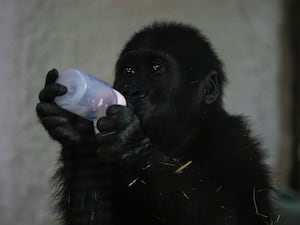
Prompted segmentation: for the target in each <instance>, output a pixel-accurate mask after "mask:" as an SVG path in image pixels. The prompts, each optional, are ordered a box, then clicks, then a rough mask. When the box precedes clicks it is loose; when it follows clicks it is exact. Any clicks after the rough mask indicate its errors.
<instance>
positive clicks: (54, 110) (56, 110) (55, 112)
mask: <svg viewBox="0 0 300 225" xmlns="http://www.w3.org/2000/svg"><path fill="white" fill-rule="evenodd" d="M36 112H37V114H38V116H39V117H40V118H41V117H46V116H65V117H67V114H68V112H67V111H65V110H64V109H62V108H60V107H59V106H57V105H56V104H53V103H44V102H41V103H38V104H37V106H36Z"/></svg>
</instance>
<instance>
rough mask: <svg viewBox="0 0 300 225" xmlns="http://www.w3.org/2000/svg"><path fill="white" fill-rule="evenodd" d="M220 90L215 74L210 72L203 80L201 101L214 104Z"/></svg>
mask: <svg viewBox="0 0 300 225" xmlns="http://www.w3.org/2000/svg"><path fill="white" fill-rule="evenodd" d="M219 94H220V90H219V85H218V78H217V72H216V71H212V72H211V73H209V74H208V75H207V77H206V78H205V80H204V96H203V100H204V102H205V103H206V104H212V103H214V102H215V101H216V100H217V98H218V97H219Z"/></svg>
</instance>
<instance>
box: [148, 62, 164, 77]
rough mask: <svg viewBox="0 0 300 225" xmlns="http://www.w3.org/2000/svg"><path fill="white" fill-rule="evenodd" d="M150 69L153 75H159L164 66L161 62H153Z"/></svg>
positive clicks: (162, 71)
mask: <svg viewBox="0 0 300 225" xmlns="http://www.w3.org/2000/svg"><path fill="white" fill-rule="evenodd" d="M151 71H152V74H154V75H161V74H163V73H165V72H166V67H165V66H164V64H163V63H161V62H153V63H152V65H151Z"/></svg>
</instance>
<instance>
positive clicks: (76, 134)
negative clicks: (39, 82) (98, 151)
mask: <svg viewBox="0 0 300 225" xmlns="http://www.w3.org/2000/svg"><path fill="white" fill-rule="evenodd" d="M57 77H58V72H57V70H56V69H53V70H51V71H49V72H48V74H47V77H46V83H45V87H44V89H42V90H41V92H40V94H39V99H40V103H38V104H37V106H36V111H37V114H38V117H39V118H40V121H41V123H42V124H43V126H44V127H45V129H46V130H47V131H48V133H49V135H50V136H51V137H52V138H53V139H54V140H57V141H58V142H60V143H61V144H62V145H63V146H67V145H78V144H83V143H84V144H88V143H94V142H95V134H94V127H93V123H92V122H90V121H88V120H85V119H82V118H81V117H79V116H77V115H75V114H73V113H70V112H68V111H66V110H64V109H62V108H60V107H59V106H57V105H56V104H55V102H54V98H55V97H57V96H61V95H63V94H65V93H66V92H67V88H66V87H64V86H62V85H60V84H57V83H55V80H56V79H57Z"/></svg>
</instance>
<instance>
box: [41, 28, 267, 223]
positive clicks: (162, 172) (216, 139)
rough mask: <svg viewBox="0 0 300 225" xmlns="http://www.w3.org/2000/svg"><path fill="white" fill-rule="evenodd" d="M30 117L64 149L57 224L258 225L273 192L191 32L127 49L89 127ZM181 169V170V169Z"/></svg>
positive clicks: (55, 114) (67, 119) (218, 74)
mask: <svg viewBox="0 0 300 225" xmlns="http://www.w3.org/2000/svg"><path fill="white" fill-rule="evenodd" d="M57 75H58V72H57V71H56V70H52V71H50V72H49V74H48V77H47V81H46V86H45V88H44V89H43V90H42V91H41V93H40V100H41V103H39V104H38V106H37V113H38V115H39V117H40V120H41V123H42V124H43V125H44V126H45V128H46V129H47V130H48V132H49V134H50V136H51V137H53V138H54V139H55V140H57V141H59V142H60V143H61V144H62V146H63V148H62V154H61V159H60V161H61V164H62V166H61V168H60V169H59V170H58V173H57V175H56V179H55V181H56V182H55V183H54V184H55V186H57V185H58V186H59V187H60V188H59V190H58V191H57V198H58V205H57V209H58V211H59V212H60V214H61V219H62V224H68V225H71V224H72V225H73V224H80V225H81V224H82V225H83V224H85V225H86V224H101V225H104V224H105V225H107V224H109V225H110V224H113V225H119V224H131V225H138V224H144V225H147V224H149V225H150V224H152V225H153V224H158V225H163V224H165V225H171V224H172V225H185V224H186V225H196V224H197V225H213V224H215V225H217V224H220V225H221V224H222V225H223V224H230V225H265V224H269V223H270V224H271V222H272V219H273V210H272V204H271V200H270V192H271V191H272V187H271V181H270V176H269V173H268V169H267V168H266V166H265V165H264V162H263V160H264V159H263V153H262V149H261V147H260V143H259V141H258V140H257V139H256V138H254V137H253V135H251V132H250V130H249V128H248V127H249V126H248V125H247V123H246V122H245V120H244V119H243V118H242V117H240V116H233V115H229V114H228V113H227V112H226V111H225V110H224V109H223V105H222V94H223V87H224V84H225V82H226V78H225V75H224V72H223V69H222V63H221V61H220V60H219V59H218V57H217V55H216V54H215V52H214V50H213V49H212V47H211V45H210V44H209V42H208V41H207V39H206V38H205V37H204V36H202V34H200V32H199V31H197V30H196V29H195V28H193V27H191V26H187V25H183V24H178V23H154V24H152V25H151V26H148V27H145V28H144V29H142V30H141V31H139V32H138V33H136V34H135V35H134V36H133V37H132V38H131V39H130V40H129V42H128V43H127V44H126V46H125V48H124V49H123V51H122V52H121V54H120V58H119V60H118V62H117V66H116V79H115V83H114V87H115V88H116V89H117V90H119V91H120V92H121V93H123V94H124V96H125V97H126V99H127V102H128V107H124V106H117V105H114V106H111V107H109V108H108V111H107V117H104V118H100V119H99V121H98V123H97V128H98V129H99V131H100V133H99V134H97V135H95V134H94V132H93V125H92V123H91V122H88V121H86V120H84V119H81V118H79V117H77V116H75V115H74V114H71V113H68V112H66V111H64V110H62V109H60V108H59V107H58V106H56V105H55V104H54V103H53V99H54V97H55V96H57V95H62V94H64V93H65V91H66V90H65V88H64V87H62V86H60V85H58V84H55V83H53V82H54V81H55V80H56V77H57ZM182 166H183V167H182Z"/></svg>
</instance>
